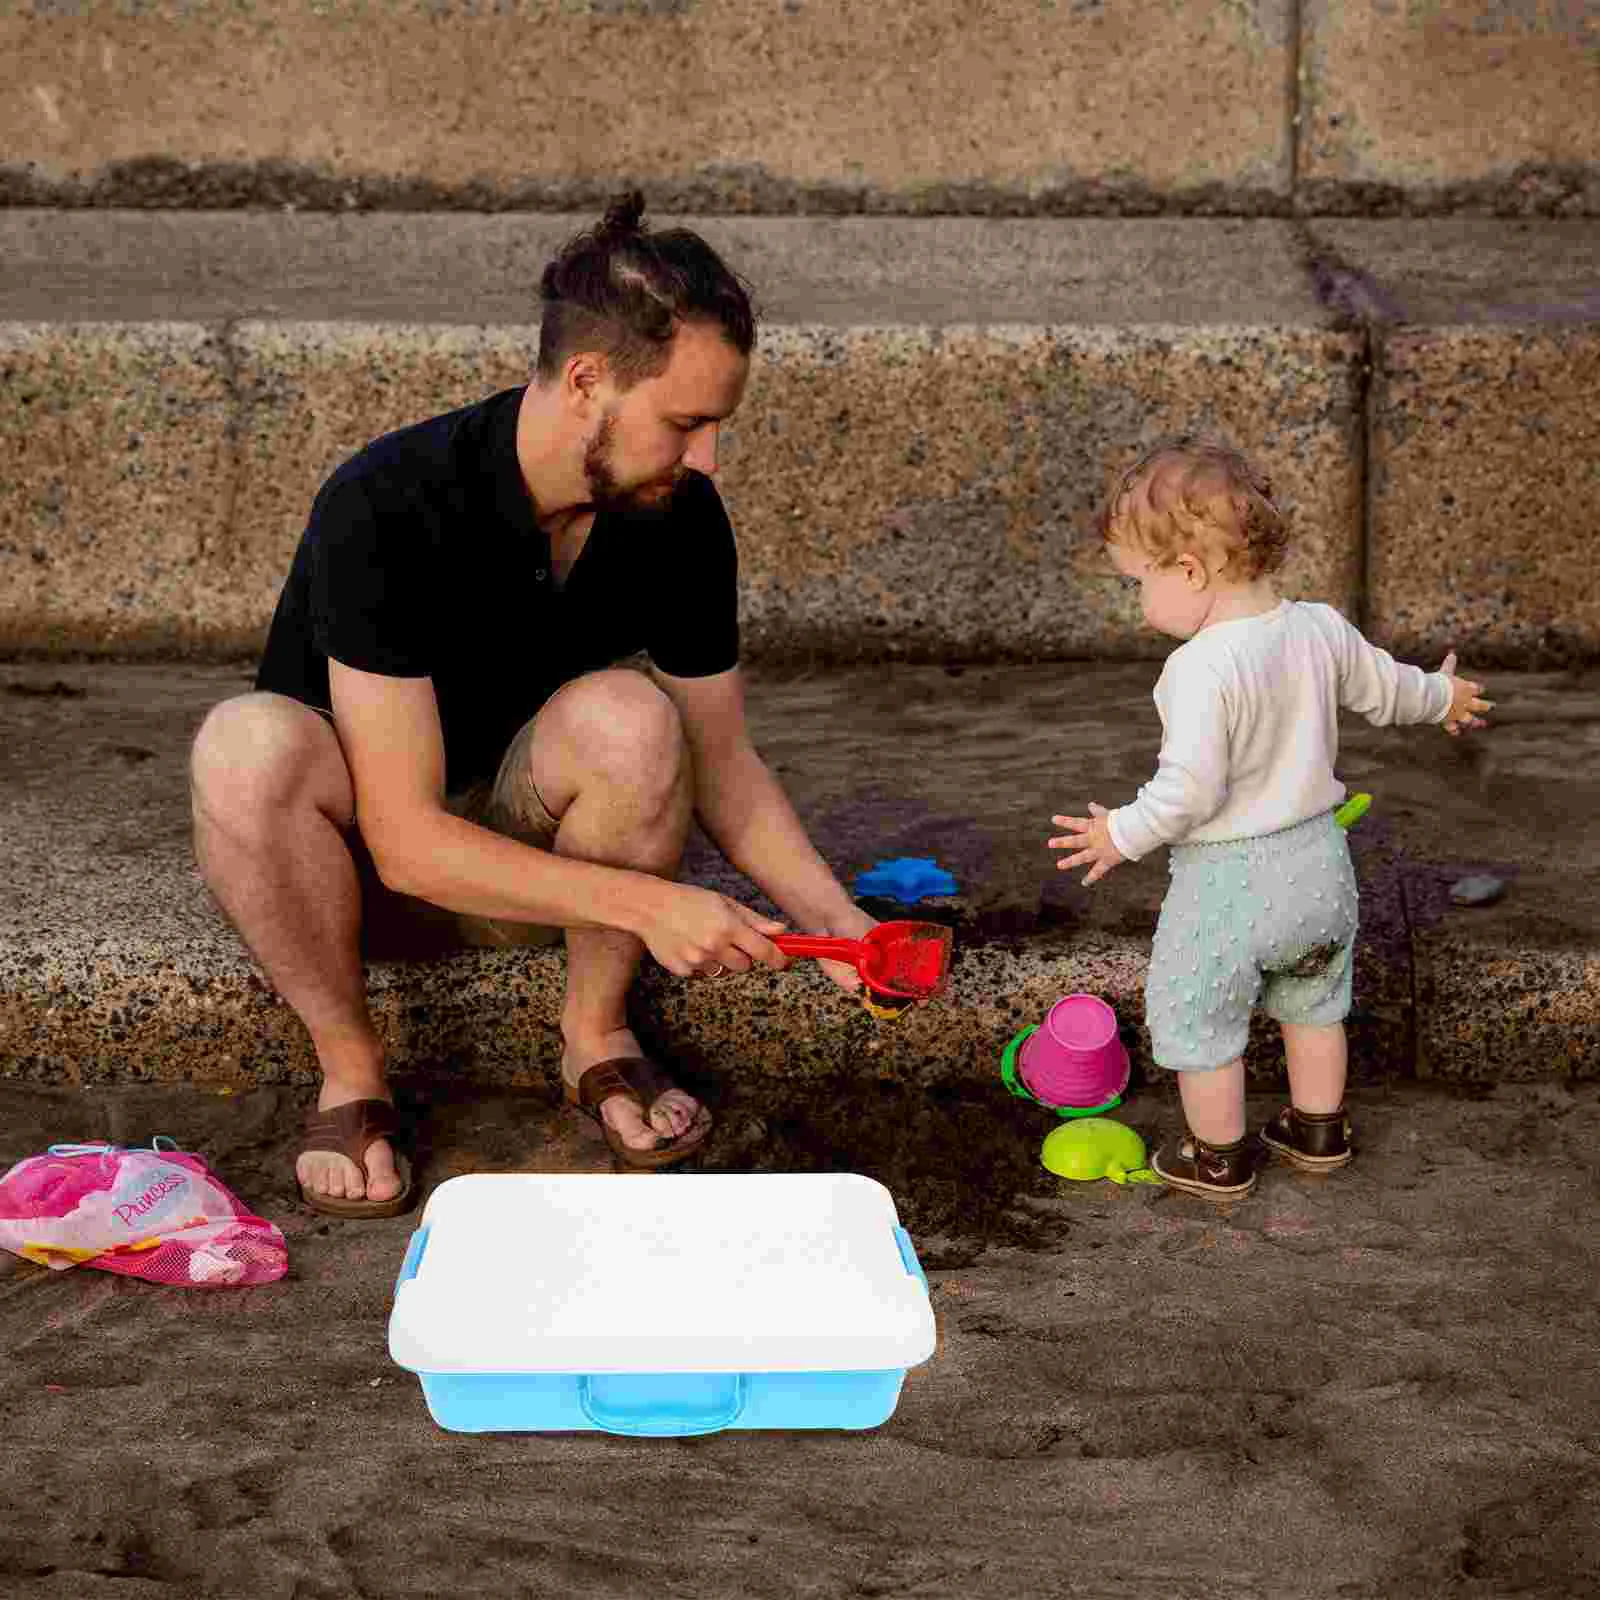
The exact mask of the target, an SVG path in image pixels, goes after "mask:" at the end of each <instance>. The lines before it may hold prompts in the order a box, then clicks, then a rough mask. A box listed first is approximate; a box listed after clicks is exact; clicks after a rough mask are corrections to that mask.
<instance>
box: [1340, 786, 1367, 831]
mask: <svg viewBox="0 0 1600 1600" xmlns="http://www.w3.org/2000/svg"><path fill="white" fill-rule="evenodd" d="M1371 804H1372V796H1371V795H1370V794H1353V795H1351V796H1350V798H1349V799H1348V800H1346V801H1345V803H1344V804H1343V805H1342V806H1340V807H1339V809H1338V810H1337V811H1335V812H1334V814H1333V820H1334V821H1335V822H1337V823H1338V824H1339V826H1340V827H1341V828H1343V829H1344V830H1345V831H1346V832H1347V833H1348V832H1349V830H1350V829H1351V828H1353V827H1355V825H1356V824H1357V823H1358V822H1359V821H1360V820H1361V819H1362V818H1363V817H1364V816H1366V814H1367V809H1368V807H1370V806H1371Z"/></svg>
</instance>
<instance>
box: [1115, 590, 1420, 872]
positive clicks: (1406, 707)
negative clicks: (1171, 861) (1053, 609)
mask: <svg viewBox="0 0 1600 1600" xmlns="http://www.w3.org/2000/svg"><path fill="white" fill-rule="evenodd" d="M1155 702H1156V709H1157V710H1158V711H1159V712H1160V713H1161V727H1162V739H1161V759H1160V765H1159V767H1158V768H1157V771H1156V775H1155V776H1154V777H1153V778H1152V779H1151V780H1150V781H1149V783H1147V784H1145V785H1144V786H1143V787H1142V788H1141V789H1140V790H1139V795H1138V798H1137V799H1136V800H1134V801H1133V802H1132V803H1131V804H1129V805H1125V806H1122V807H1121V808H1119V809H1118V810H1116V811H1113V812H1112V813H1111V814H1110V816H1109V817H1108V819H1107V821H1108V824H1109V826H1110V829H1111V839H1112V842H1113V843H1114V844H1115V845H1116V847H1117V849H1118V850H1120V851H1121V852H1122V854H1123V855H1125V856H1126V857H1127V858H1128V859H1129V860H1130V861H1137V860H1138V859H1139V858H1140V857H1141V856H1145V855H1148V854H1149V853H1150V852H1151V851H1152V850H1154V849H1155V848H1156V847H1157V846H1158V845H1163V844H1180V843H1182V844H1202V843H1211V842H1215V841H1218V840H1223V839H1251V838H1256V837H1257V836H1259V835H1261V834H1264V833H1275V832H1277V831H1278V830H1279V829H1280V828H1290V827H1293V826H1294V825H1295V824H1296V823H1297V822H1304V821H1306V820H1307V819H1308V818H1310V817H1314V816H1317V815H1318V814H1319V813H1321V812H1323V811H1329V810H1332V809H1333V808H1334V807H1335V806H1337V805H1339V804H1340V802H1341V801H1343V799H1344V797H1345V786H1344V785H1343V784H1342V783H1340V782H1339V781H1338V779H1337V778H1335V777H1334V775H1333V767H1334V762H1335V760H1336V759H1337V757H1338V753H1339V708H1340V707H1341V706H1344V707H1347V708H1348V709H1349V710H1351V711H1355V712H1357V713H1359V714H1360V715H1361V716H1364V717H1365V718H1366V719H1367V721H1368V722H1370V723H1372V724H1374V725H1375V726H1377V727H1388V726H1391V725H1393V724H1397V723H1415V722H1443V721H1444V719H1445V715H1446V714H1447V713H1448V711H1449V709H1450V679H1449V678H1448V677H1447V676H1446V675H1445V674H1444V673H1442V672H1424V671H1423V670H1422V669H1421V668H1420V667H1412V666H1406V665H1404V664H1402V663H1400V662H1397V661H1396V660H1395V659H1394V657H1393V656H1391V655H1390V654H1389V653H1388V651H1386V650H1380V649H1378V648H1377V647H1376V646H1375V645H1372V644H1369V643H1368V642H1367V640H1366V639H1364V638H1363V637H1362V636H1361V634H1360V633H1359V632H1358V631H1357V630H1356V629H1355V628H1353V627H1352V626H1351V625H1350V623H1348V622H1347V621H1345V619H1344V618H1343V617H1342V616H1341V615H1340V614H1339V613H1338V612H1337V611H1335V610H1334V609H1333V607H1332V606H1328V605H1320V604H1317V603H1315V602H1310V601H1292V600H1283V601H1280V602H1279V603H1278V605H1277V606H1275V607H1274V608H1273V609H1272V610H1271V611H1266V612H1263V613H1262V614H1261V615H1260V616H1256V617H1241V618H1239V619H1238V620H1236V621H1233V622H1219V623H1215V624H1213V625H1212V626H1211V627H1209V628H1206V629H1204V630H1203V631H1202V632H1200V633H1197V634H1196V635H1195V636H1194V638H1192V639H1189V640H1187V641H1186V642H1185V643H1183V644H1181V645H1179V646H1178V648H1177V649H1176V650H1174V651H1173V652H1172V654H1171V655H1170V656H1168V657H1167V663H1166V666H1165V668H1164V669H1163V671H1162V673H1161V677H1160V678H1159V680H1158V681H1157V683H1156V688H1155Z"/></svg>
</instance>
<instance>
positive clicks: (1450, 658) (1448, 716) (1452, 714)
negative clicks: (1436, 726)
mask: <svg viewBox="0 0 1600 1600" xmlns="http://www.w3.org/2000/svg"><path fill="white" fill-rule="evenodd" d="M1439 670H1440V671H1441V672H1442V673H1444V674H1445V675H1446V676H1447V677H1448V678H1449V679H1450V709H1449V711H1447V712H1446V713H1445V718H1444V731H1445V732H1446V733H1448V734H1449V735H1450V737H1451V738H1457V737H1459V735H1460V733H1461V730H1462V729H1463V728H1486V727H1488V726H1489V724H1488V723H1486V722H1485V721H1484V720H1483V718H1482V717H1475V716H1474V715H1473V712H1475V711H1493V710H1494V701H1493V700H1479V699H1478V698H1476V697H1477V696H1478V695H1481V694H1482V693H1483V685H1482V684H1481V683H1474V682H1473V681H1472V680H1471V679H1470V678H1458V677H1457V676H1456V675H1455V672H1456V653H1455V651H1454V650H1452V651H1451V652H1450V654H1449V655H1447V656H1446V657H1445V658H1444V661H1443V662H1442V663H1441V664H1440V667H1439Z"/></svg>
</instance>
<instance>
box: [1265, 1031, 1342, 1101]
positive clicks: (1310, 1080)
mask: <svg viewBox="0 0 1600 1600" xmlns="http://www.w3.org/2000/svg"><path fill="white" fill-rule="evenodd" d="M1279 1027H1281V1028H1282V1029H1283V1050H1284V1055H1285V1056H1286V1057H1287V1058H1288V1063H1289V1099H1290V1100H1291V1101H1292V1102H1293V1104H1294V1107H1295V1109H1296V1110H1297V1111H1311V1112H1330V1111H1337V1110H1338V1109H1339V1108H1340V1107H1341V1106H1342V1105H1343V1104H1344V1085H1345V1073H1346V1070H1347V1067H1348V1063H1349V1053H1348V1049H1347V1046H1346V1043H1345V1034H1344V1024H1343V1023H1342V1022H1336V1023H1334V1024H1333V1026H1332V1027H1331V1028H1314V1027H1310V1026H1308V1025H1307V1024H1306V1023H1303V1022H1283V1023H1280V1024H1279Z"/></svg>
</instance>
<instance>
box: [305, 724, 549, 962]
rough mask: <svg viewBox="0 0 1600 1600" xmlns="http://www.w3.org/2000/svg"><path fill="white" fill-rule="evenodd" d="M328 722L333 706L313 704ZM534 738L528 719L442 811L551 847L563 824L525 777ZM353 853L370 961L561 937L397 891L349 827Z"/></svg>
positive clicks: (364, 945) (536, 845)
mask: <svg viewBox="0 0 1600 1600" xmlns="http://www.w3.org/2000/svg"><path fill="white" fill-rule="evenodd" d="M311 709H312V710H313V711H315V712H317V714H318V715H319V716H322V717H325V718H326V719H327V721H328V722H329V723H330V724H332V722H333V713H332V712H331V711H326V710H324V709H323V708H322V707H321V706H313V707H312V708H311ZM532 742H533V721H532V720H531V719H530V720H529V721H527V722H525V723H524V724H523V725H522V727H521V728H520V729H518V731H517V734H516V737H515V738H513V739H512V741H511V743H510V745H509V746H508V747H507V749H506V753H505V755H504V756H503V757H502V759H501V762H500V770H499V772H497V773H496V774H495V777H494V781H493V782H492V783H491V782H488V781H486V780H485V781H482V782H479V783H475V784H472V785H471V786H470V787H468V788H466V789H464V790H462V791H461V792H459V793H457V794H451V795H447V796H446V797H445V810H446V811H448V812H450V814H451V815H452V816H457V817H464V818H465V819H466V820H467V821H468V822H475V823H477V824H478V825H479V826H480V827H484V828H490V829H492V830H493V831H494V832H495V833H499V834H504V835H505V837H506V838H508V839H516V840H518V841H520V842H521V843H522V844H526V845H532V846H533V848H534V849H536V850H549V849H550V848H551V847H552V846H553V845H554V844H555V839H556V830H557V829H558V828H559V827H560V826H561V824H560V821H559V819H558V818H556V817H554V816H552V815H551V814H550V808H549V807H548V806H547V805H546V804H545V803H544V799H543V797H542V796H541V795H540V793H539V791H538V789H537V788H536V787H535V786H534V782H533V779H532V778H530V777H529V776H528V749H529V746H530V745H531V744H532ZM349 839H350V845H351V853H352V855H353V856H354V857H355V862H356V870H357V872H358V874H359V875H360V878H361V902H362V919H361V921H362V927H361V935H362V938H361V943H362V954H363V955H364V956H366V957H367V959H369V960H374V961H382V960H390V959H406V958H416V957H421V956H427V955H435V954H438V955H443V954H448V953H449V951H450V950H452V949H459V948H460V947H461V946H463V945H466V946H470V947H473V948H480V949H481V948H491V949H494V948H501V947H505V946H519V947H524V948H526V947H538V946H541V945H551V944H559V943H560V941H561V938H562V930H561V929H560V928H552V927H548V926H546V925H544V924H543V923H538V922H515V921H510V920H508V919H506V918H502V917H475V916H468V915H467V914H465V913H464V912H457V911H447V910H446V909H445V908H444V907H442V906H436V905H432V904H430V903H429V902H428V901H426V900H418V899H417V898H416V897H415V896H413V895H408V894H400V893H398V892H397V891H396V890H394V889H391V888H389V887H388V886H387V885H386V884H385V883H384V882H383V880H382V879H381V878H380V877H379V876H378V871H377V868H376V867H375V866H374V865H373V861H372V855H371V853H370V852H369V851H368V849H367V847H366V841H365V840H363V839H362V837H361V834H360V832H359V831H358V830H357V829H355V828H352V829H351V830H350V833H349Z"/></svg>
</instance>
